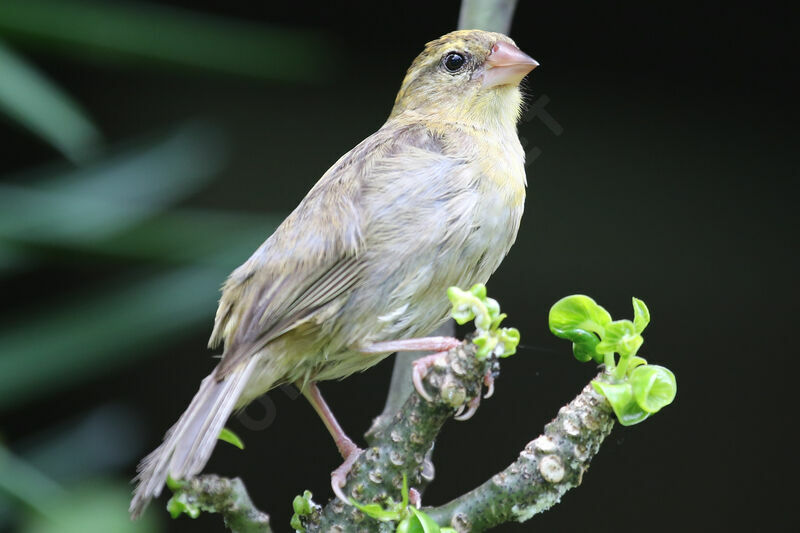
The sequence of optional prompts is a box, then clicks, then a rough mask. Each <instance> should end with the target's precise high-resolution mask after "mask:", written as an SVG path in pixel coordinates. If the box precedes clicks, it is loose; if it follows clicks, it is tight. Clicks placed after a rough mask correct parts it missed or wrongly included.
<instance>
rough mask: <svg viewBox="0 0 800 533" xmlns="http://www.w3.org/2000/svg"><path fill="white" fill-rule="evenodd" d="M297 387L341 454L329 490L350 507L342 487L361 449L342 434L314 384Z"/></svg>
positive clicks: (342, 431)
mask: <svg viewBox="0 0 800 533" xmlns="http://www.w3.org/2000/svg"><path fill="white" fill-rule="evenodd" d="M298 387H299V388H300V390H301V391H302V392H303V396H305V397H306V399H307V400H308V402H309V403H310V404H311V407H313V408H314V410H315V411H316V412H317V414H318V415H319V417H320V418H321V419H322V423H323V424H325V427H326V428H328V432H330V434H331V437H333V441H334V442H335V443H336V447H337V448H338V449H339V453H340V454H342V458H343V459H344V462H343V463H342V465H341V466H340V467H339V468H337V469H336V470H334V471H333V472H331V488H332V489H333V493H334V494H336V497H337V498H339V499H340V500H341V501H342V502H344V503H346V504H347V505H350V501H349V500H348V499H347V496H346V495H345V493H344V491H342V487H344V484H345V482H346V481H347V474H349V473H350V469H351V468H353V464H354V463H355V462H356V459H358V456H359V455H360V454H361V448H359V447H358V446H356V444H355V443H354V442H353V441H352V439H351V438H350V437H348V436H347V434H346V433H345V432H344V430H343V429H342V426H340V425H339V422H338V420H336V417H335V416H333V412H332V411H331V408H330V407H328V404H327V403H325V399H324V398H323V397H322V394H321V393H320V392H319V388H318V387H317V384H316V383H313V382H311V383H308V384H306V386H305V387H302V386H301V384H299V383H298Z"/></svg>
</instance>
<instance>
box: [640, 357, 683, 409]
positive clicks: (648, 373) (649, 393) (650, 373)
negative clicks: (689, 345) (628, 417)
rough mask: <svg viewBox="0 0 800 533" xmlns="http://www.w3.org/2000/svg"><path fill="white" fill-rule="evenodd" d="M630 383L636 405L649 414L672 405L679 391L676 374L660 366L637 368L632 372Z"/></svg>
mask: <svg viewBox="0 0 800 533" xmlns="http://www.w3.org/2000/svg"><path fill="white" fill-rule="evenodd" d="M630 383H631V387H633V395H634V398H635V399H636V403H637V404H638V405H639V407H641V408H642V409H643V410H644V411H646V412H648V413H656V412H658V411H659V410H660V409H661V408H663V407H665V406H667V405H669V404H671V403H672V401H673V400H674V399H675V395H676V394H677V391H678V384H677V382H676V381H675V374H673V373H672V372H671V371H670V370H669V369H668V368H664V367H663V366H658V365H643V366H639V367H637V368H636V369H634V371H633V372H631V377H630Z"/></svg>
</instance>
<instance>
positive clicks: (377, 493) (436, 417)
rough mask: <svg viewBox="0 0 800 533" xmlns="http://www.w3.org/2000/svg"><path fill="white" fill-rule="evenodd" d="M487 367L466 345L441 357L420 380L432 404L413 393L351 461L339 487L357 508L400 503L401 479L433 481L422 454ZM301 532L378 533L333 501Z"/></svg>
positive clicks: (477, 389) (418, 484)
mask: <svg viewBox="0 0 800 533" xmlns="http://www.w3.org/2000/svg"><path fill="white" fill-rule="evenodd" d="M486 367H487V362H486V361H479V360H478V359H477V358H476V357H475V345H474V344H472V343H471V342H467V343H465V344H463V345H461V346H458V347H456V348H454V349H452V350H450V351H449V352H448V353H447V354H446V355H444V356H442V359H441V361H440V363H439V364H435V365H434V366H433V367H431V369H430V370H429V372H428V374H427V375H426V376H425V378H424V380H423V384H424V386H425V387H426V388H427V390H428V391H429V392H434V391H435V393H434V394H433V396H434V401H433V402H428V401H427V400H425V399H424V398H422V397H421V396H420V395H419V394H418V393H417V392H416V390H414V389H412V393H411V394H410V395H409V396H408V398H407V399H406V401H405V403H404V404H403V407H402V408H401V410H400V411H399V412H398V413H397V414H396V415H395V416H394V417H393V418H392V419H391V422H390V423H389V424H388V425H387V426H386V427H384V428H382V429H381V430H379V431H377V432H375V433H374V434H373V435H372V436H371V446H370V448H368V449H367V450H365V451H364V453H362V454H361V456H360V457H359V458H358V460H357V461H356V463H355V465H354V466H353V469H352V470H351V471H350V475H349V476H348V480H347V484H346V485H345V487H344V492H345V494H348V495H350V496H352V497H353V499H354V500H356V501H357V502H358V503H362V504H364V503H372V502H379V503H386V502H387V501H388V498H392V499H393V500H394V501H395V502H397V501H399V500H400V499H401V487H402V483H403V474H406V475H407V476H408V482H409V485H410V486H412V487H414V488H416V489H417V490H419V491H422V490H423V489H424V488H425V486H426V485H427V484H428V483H429V482H430V481H431V480H432V479H433V467H432V465H431V464H430V463H429V462H428V461H427V460H426V455H427V454H428V452H429V451H430V449H431V447H432V446H433V443H434V441H435V440H436V437H437V435H438V434H439V430H440V429H441V427H442V426H443V425H444V423H445V421H446V420H447V419H448V418H449V417H451V416H452V415H453V413H454V412H455V410H456V409H457V408H458V407H460V406H462V405H464V404H465V403H467V402H469V401H470V400H471V399H473V398H475V397H476V396H477V395H479V394H480V393H481V384H482V379H483V376H484V374H485V372H486ZM304 525H305V526H306V528H307V531H309V532H311V531H326V532H327V531H355V530H356V527H357V529H358V531H382V529H381V528H382V527H384V525H381V523H380V522H377V521H374V520H372V519H370V518H367V517H365V516H364V514H363V513H362V512H361V511H359V510H358V509H357V508H355V507H352V506H348V505H344V504H343V503H342V502H340V501H338V500H333V501H331V502H330V503H328V504H327V505H326V506H325V508H324V509H323V511H322V514H321V520H320V521H319V522H318V523H315V524H304Z"/></svg>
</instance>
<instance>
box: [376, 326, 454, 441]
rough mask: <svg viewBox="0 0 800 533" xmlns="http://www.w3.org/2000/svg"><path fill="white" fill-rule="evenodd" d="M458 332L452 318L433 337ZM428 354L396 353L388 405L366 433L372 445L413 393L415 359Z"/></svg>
mask: <svg viewBox="0 0 800 533" xmlns="http://www.w3.org/2000/svg"><path fill="white" fill-rule="evenodd" d="M455 334H456V325H455V322H453V320H452V319H448V320H447V322H445V323H444V324H442V325H441V326H439V327H438V328H436V330H434V332H433V333H431V334H430V336H431V337H453V336H454V335H455ZM425 355H428V352H401V353H398V354H397V355H395V356H394V357H395V359H394V367H393V368H392V381H391V383H390V384H389V394H388V395H387V397H386V405H385V406H384V407H383V412H382V413H381V414H380V415H378V416H376V417H375V419H374V420H373V421H372V426H371V427H370V428H369V431H367V432H366V434H365V435H364V436H365V437H366V439H367V442H368V443H369V444H370V446H372V445H373V444H374V443H373V437H374V435H376V434H377V433H379V432H380V431H381V430H382V429H384V428H385V427H386V426H387V425H388V424H389V423H390V422H391V421H392V418H393V417H394V415H395V414H396V413H397V411H399V410H400V408H401V407H402V406H403V404H404V403H405V401H406V400H407V399H408V397H409V395H410V394H411V391H412V389H413V388H414V384H413V383H412V381H411V370H412V369H413V363H414V361H415V360H417V359H419V358H420V357H423V356H425Z"/></svg>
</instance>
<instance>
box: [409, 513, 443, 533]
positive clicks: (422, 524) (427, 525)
mask: <svg viewBox="0 0 800 533" xmlns="http://www.w3.org/2000/svg"><path fill="white" fill-rule="evenodd" d="M411 512H413V513H414V518H412V519H411V525H412V527H413V523H414V519H416V520H417V521H418V523H419V529H418V531H419V532H420V533H440V529H439V524H437V523H436V522H434V521H433V518H431V517H430V516H428V515H426V514H425V513H423V512H422V511H419V510H417V509H416V508H414V507H411ZM412 531H417V530H415V529H412V528H409V533H411V532H412Z"/></svg>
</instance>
